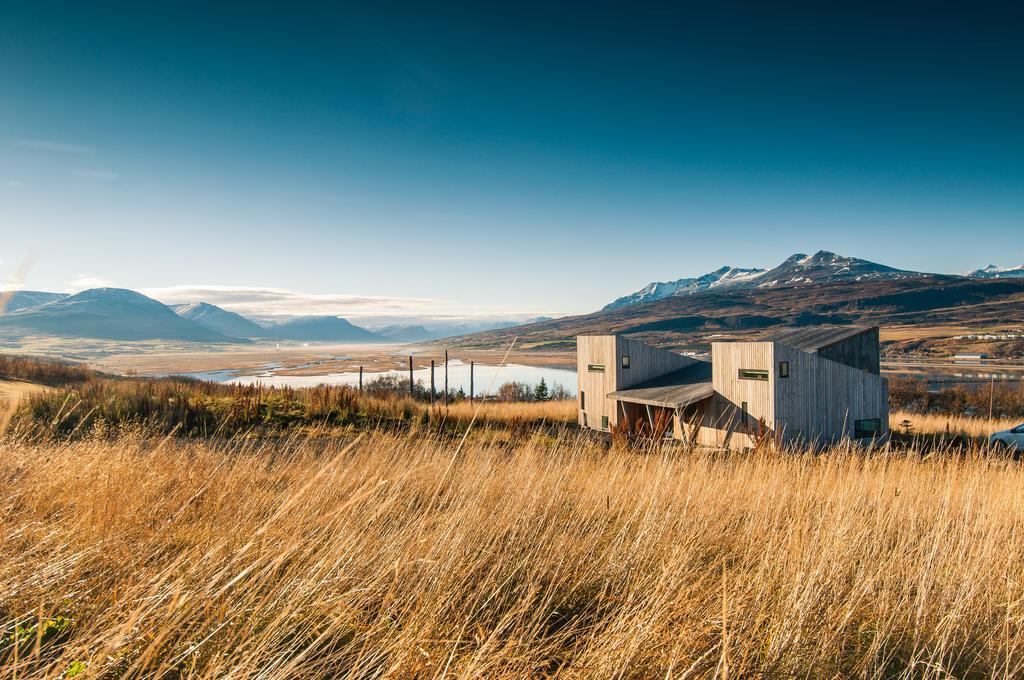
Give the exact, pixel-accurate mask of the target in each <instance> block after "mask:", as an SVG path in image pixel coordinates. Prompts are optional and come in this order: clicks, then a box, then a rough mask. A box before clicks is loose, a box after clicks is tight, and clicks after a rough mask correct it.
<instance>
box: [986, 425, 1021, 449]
mask: <svg viewBox="0 0 1024 680" xmlns="http://www.w3.org/2000/svg"><path fill="white" fill-rule="evenodd" d="M988 443H989V444H992V445H997V444H998V445H1001V446H1005V447H1006V448H1009V449H1016V450H1018V451H1024V425H1018V426H1017V427H1013V428H1010V429H1009V430H1002V431H1000V432H996V433H995V434H993V435H992V436H991V437H989V438H988Z"/></svg>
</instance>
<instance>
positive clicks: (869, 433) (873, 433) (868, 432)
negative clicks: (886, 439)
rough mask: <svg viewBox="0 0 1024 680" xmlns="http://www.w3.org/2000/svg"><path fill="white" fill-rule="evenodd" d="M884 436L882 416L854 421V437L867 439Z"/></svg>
mask: <svg viewBox="0 0 1024 680" xmlns="http://www.w3.org/2000/svg"><path fill="white" fill-rule="evenodd" d="M881 436H882V420H881V418H866V419H864V420H855V421H853V438H854V439H867V438H868V437H881Z"/></svg>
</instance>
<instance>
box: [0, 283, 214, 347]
mask: <svg viewBox="0 0 1024 680" xmlns="http://www.w3.org/2000/svg"><path fill="white" fill-rule="evenodd" d="M0 330H4V331H7V332H13V333H15V334H19V333H21V334H44V335H58V336H69V337H79V338H98V339H105V340H150V339H154V338H159V339H163V340H189V341H195V342H230V341H231V340H232V339H231V338H229V337H227V336H226V335H223V334H221V333H218V332H217V331H214V330H211V329H209V328H207V327H205V326H202V325H200V324H198V323H196V322H194V321H190V320H189V319H186V318H183V317H181V316H178V315H177V314H175V313H174V310H172V309H171V308H170V307H168V306H167V305H164V304H162V303H160V302H157V301H156V300H154V299H152V298H148V297H146V296H145V295H143V294H141V293H136V292H135V291H133V290H125V289H123V288H92V289H90V290H85V291H82V292H81V293H77V294H75V295H69V296H65V297H60V298H58V299H55V300H51V301H50V302H45V303H43V304H40V305H37V306H34V307H23V308H21V309H18V310H17V311H14V312H11V313H7V314H4V315H3V316H0Z"/></svg>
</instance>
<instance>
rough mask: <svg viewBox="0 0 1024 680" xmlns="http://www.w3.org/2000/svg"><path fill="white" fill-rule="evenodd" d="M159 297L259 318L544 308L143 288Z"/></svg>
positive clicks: (500, 315) (505, 313)
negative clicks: (500, 307)
mask: <svg viewBox="0 0 1024 680" xmlns="http://www.w3.org/2000/svg"><path fill="white" fill-rule="evenodd" d="M140 292H142V293H143V294H145V295H148V296H150V297H152V298H156V299H157V300H159V301H161V302H163V303H165V304H169V305H173V304H183V303H190V302H208V303H210V304H213V305H217V306H218V307H223V308H224V309H227V310H229V311H232V312H237V313H239V314H242V315H244V316H248V317H252V318H256V319H273V318H275V317H277V318H280V317H290V316H291V317H294V316H343V317H345V318H347V319H366V320H374V321H378V322H384V321H385V320H387V321H388V322H390V323H398V322H403V321H404V322H407V323H412V322H416V323H419V322H422V321H425V320H437V321H456V320H480V319H517V320H525V319H527V318H530V317H533V316H537V315H538V314H539V313H538V312H524V311H522V310H501V309H495V308H494V307H493V306H492V307H487V308H476V307H472V306H467V305H464V304H462V303H459V302H452V301H443V300H434V299H430V298H406V297H391V296H384V295H349V294H342V293H328V294H312V293H299V292H295V291H291V290H286V289H283V288H260V287H245V286H218V285H187V286H171V287H167V288H146V289H143V290H141V291H140Z"/></svg>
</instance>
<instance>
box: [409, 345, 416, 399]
mask: <svg viewBox="0 0 1024 680" xmlns="http://www.w3.org/2000/svg"><path fill="white" fill-rule="evenodd" d="M415 386H416V383H414V382H413V381H412V355H411V354H410V355H409V397H410V398H412V399H415V398H416V392H415V391H414V389H413V388H414V387H415Z"/></svg>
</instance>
